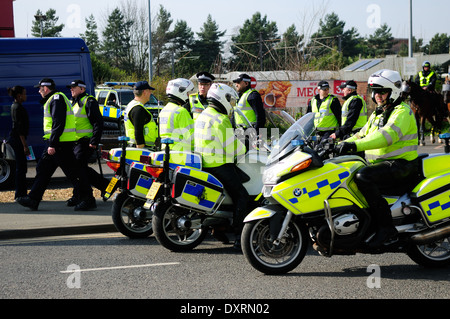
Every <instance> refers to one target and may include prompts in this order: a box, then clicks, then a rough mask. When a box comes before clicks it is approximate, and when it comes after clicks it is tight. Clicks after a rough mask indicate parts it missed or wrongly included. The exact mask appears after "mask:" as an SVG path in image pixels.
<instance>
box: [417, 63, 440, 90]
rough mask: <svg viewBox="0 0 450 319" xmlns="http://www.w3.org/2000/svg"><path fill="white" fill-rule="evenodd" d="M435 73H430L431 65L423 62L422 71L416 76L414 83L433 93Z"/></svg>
mask: <svg viewBox="0 0 450 319" xmlns="http://www.w3.org/2000/svg"><path fill="white" fill-rule="evenodd" d="M436 80H437V77H436V73H434V71H431V63H430V62H429V61H425V62H424V63H423V64H422V71H420V72H419V74H418V75H417V76H416V80H415V82H416V83H417V84H418V85H420V87H421V88H422V89H424V90H428V91H434V89H435V87H436Z"/></svg>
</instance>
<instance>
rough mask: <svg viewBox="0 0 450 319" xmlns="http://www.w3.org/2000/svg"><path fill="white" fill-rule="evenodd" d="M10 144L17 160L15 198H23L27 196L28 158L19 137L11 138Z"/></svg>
mask: <svg viewBox="0 0 450 319" xmlns="http://www.w3.org/2000/svg"><path fill="white" fill-rule="evenodd" d="M8 143H9V145H11V147H12V148H13V150H14V154H15V159H16V175H15V183H16V192H15V195H14V198H18V197H23V196H25V195H26V194H27V169H28V165H27V157H26V155H25V151H24V149H23V144H22V141H21V140H20V137H19V136H10V138H9V140H8Z"/></svg>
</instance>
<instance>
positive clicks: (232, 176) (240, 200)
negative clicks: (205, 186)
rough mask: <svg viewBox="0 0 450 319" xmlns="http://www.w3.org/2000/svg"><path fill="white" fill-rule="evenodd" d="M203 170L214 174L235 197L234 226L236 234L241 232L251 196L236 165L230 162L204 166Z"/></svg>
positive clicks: (232, 196)
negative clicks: (216, 165) (215, 165)
mask: <svg viewBox="0 0 450 319" xmlns="http://www.w3.org/2000/svg"><path fill="white" fill-rule="evenodd" d="M203 170H204V171H205V172H208V173H210V174H212V175H214V177H216V178H217V179H218V180H219V181H220V182H221V183H222V184H223V186H224V188H225V190H226V191H227V193H228V194H229V195H230V196H231V198H232V199H233V204H234V206H235V210H234V213H233V228H234V230H235V233H236V234H240V233H241V231H242V227H243V225H244V218H245V216H246V215H247V203H248V201H249V198H250V196H249V194H248V192H247V190H246V189H245V187H244V186H243V185H242V182H241V175H240V174H239V172H238V171H237V167H236V165H235V164H231V163H228V164H224V165H221V166H218V167H209V168H204V169H203Z"/></svg>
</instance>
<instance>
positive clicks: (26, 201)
mask: <svg viewBox="0 0 450 319" xmlns="http://www.w3.org/2000/svg"><path fill="white" fill-rule="evenodd" d="M16 202H17V203H19V204H20V205H22V206H24V207H28V208H29V209H31V210H38V206H39V201H37V200H35V199H32V198H31V197H30V196H28V195H26V196H23V197H18V198H16Z"/></svg>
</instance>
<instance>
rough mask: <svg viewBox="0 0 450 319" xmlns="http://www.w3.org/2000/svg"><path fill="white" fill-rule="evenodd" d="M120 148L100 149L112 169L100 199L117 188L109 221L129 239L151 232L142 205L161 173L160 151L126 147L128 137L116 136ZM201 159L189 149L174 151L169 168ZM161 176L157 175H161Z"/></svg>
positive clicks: (147, 213) (149, 214) (148, 212)
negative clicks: (102, 150)
mask: <svg viewBox="0 0 450 319" xmlns="http://www.w3.org/2000/svg"><path fill="white" fill-rule="evenodd" d="M118 140H119V142H121V143H122V146H121V147H120V148H113V149H111V150H109V152H104V153H103V154H102V155H103V158H104V159H106V163H107V165H108V167H110V168H111V169H112V170H113V171H114V172H115V175H114V177H112V178H111V181H110V183H109V185H108V186H107V188H106V192H105V195H104V200H108V199H109V198H111V195H112V194H113V193H114V192H116V191H117V190H120V192H119V194H117V195H116V196H115V198H114V201H113V205H112V208H111V213H112V219H113V223H114V225H115V226H116V228H117V230H118V231H120V232H121V233H122V234H123V235H125V236H127V237H129V238H146V237H148V236H150V235H151V234H153V229H152V211H151V209H146V208H145V207H144V205H145V203H146V201H147V194H148V192H149V190H150V188H151V186H152V184H153V182H154V181H155V180H156V179H157V178H159V177H160V175H161V173H162V172H163V164H164V153H165V151H157V150H155V149H146V148H145V149H143V148H135V147H129V146H127V145H128V141H129V140H130V138H129V137H126V136H120V137H119V138H118ZM199 162H201V158H200V157H199V156H198V155H197V157H196V156H195V155H193V154H191V153H190V152H174V156H173V157H172V159H171V160H170V163H169V165H170V167H177V166H179V165H181V166H187V167H196V168H198V167H199V165H201V164H198V163H199ZM162 176H163V175H161V177H162Z"/></svg>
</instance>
